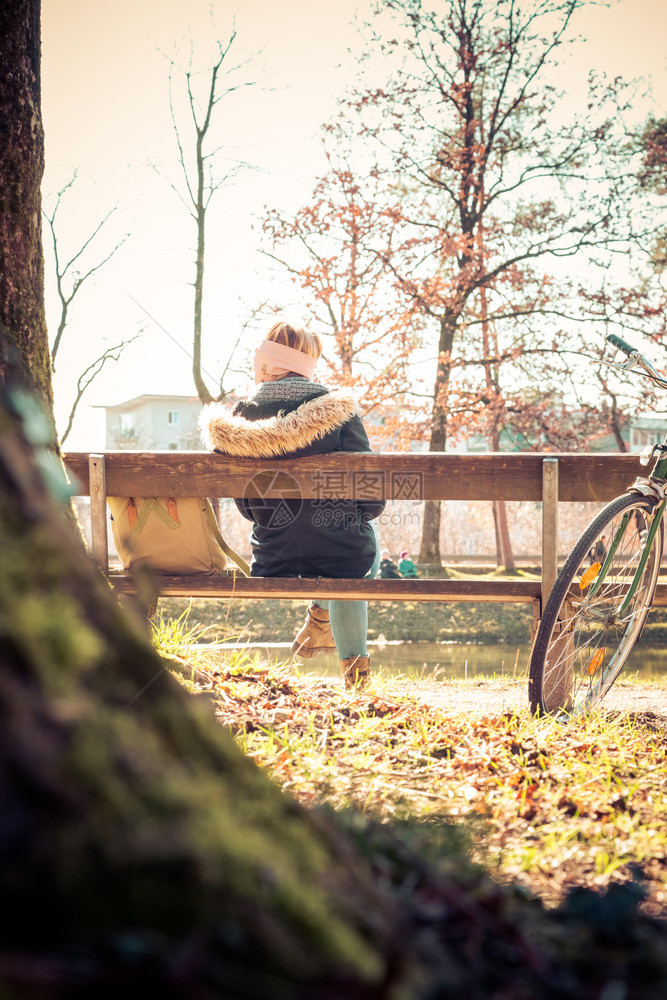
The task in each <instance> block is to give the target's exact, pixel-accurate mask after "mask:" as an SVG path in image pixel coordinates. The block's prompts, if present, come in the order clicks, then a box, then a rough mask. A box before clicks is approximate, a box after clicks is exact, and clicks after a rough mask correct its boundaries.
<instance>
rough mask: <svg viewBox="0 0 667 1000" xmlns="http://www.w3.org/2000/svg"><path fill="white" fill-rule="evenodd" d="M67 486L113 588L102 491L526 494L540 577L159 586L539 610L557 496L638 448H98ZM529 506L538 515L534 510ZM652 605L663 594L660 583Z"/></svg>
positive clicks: (585, 488) (635, 463) (581, 494)
mask: <svg viewBox="0 0 667 1000" xmlns="http://www.w3.org/2000/svg"><path fill="white" fill-rule="evenodd" d="M64 459H65V463H66V465H67V467H68V468H69V470H70V472H71V473H72V474H73V475H74V476H75V477H76V480H77V481H78V486H77V487H76V491H77V495H80V496H89V497H90V501H91V528H92V551H93V556H94V557H95V558H96V560H97V561H98V563H99V564H100V566H101V567H102V569H103V570H104V571H105V572H106V573H107V574H108V576H109V579H110V580H111V582H112V584H113V585H114V587H117V588H119V589H122V590H123V591H125V592H127V593H133V592H134V589H135V588H134V582H133V580H132V578H131V577H126V576H125V574H124V573H122V572H117V571H116V572H114V571H110V570H109V563H108V549H107V522H108V514H107V507H106V498H107V496H173V497H177V498H178V497H193V496H208V497H240V496H244V495H246V496H248V495H255V496H257V495H262V496H265V497H281V496H283V497H299V496H300V497H303V498H305V499H325V500H331V499H343V498H347V497H356V498H357V499H374V498H382V499H386V500H417V501H421V500H446V501H456V500H486V501H491V500H507V501H517V500H532V501H538V502H540V503H541V521H542V575H541V580H526V579H520V578H506V579H490V580H486V579H469V580H448V579H440V578H417V579H413V580H410V579H403V580H379V579H368V578H367V579H363V580H359V579H340V580H331V579H317V580H308V579H304V578H294V577H270V578H261V577H252V578H247V577H243V576H242V575H241V574H233V575H231V576H210V577H209V576H205V575H200V576H187V577H175V576H165V577H163V578H162V579H161V589H160V593H161V595H163V596H167V595H169V596H175V597H233V596H237V597H252V598H298V599H310V598H312V597H315V596H320V597H338V598H343V599H349V600H359V599H368V600H373V601H377V600H381V601H382V600H392V601H393V600H410V601H480V602H487V601H488V602H496V601H503V602H520V603H532V605H533V611H534V616H535V618H536V619H537V618H539V615H540V613H541V607H542V605H543V602H544V601H545V600H546V597H547V595H548V593H549V591H550V589H551V587H552V586H553V582H554V580H555V578H556V574H557V567H558V504H559V502H565V501H567V502H578V503H589V502H597V503H600V502H607V501H609V500H611V499H613V497H615V496H617V495H618V494H619V493H621V492H623V490H624V489H625V488H626V487H627V486H628V484H629V483H631V482H632V481H633V480H634V479H635V478H636V476H637V475H641V474H642V472H643V470H642V467H641V466H640V464H639V460H638V456H637V455H634V454H633V455H622V454H570V453H567V454H548V455H547V454H537V453H530V452H524V453H507V454H506V453H500V454H476V455H455V454H441V453H428V452H427V453H416V454H414V453H403V452H387V453H379V454H378V453H373V454H366V453H350V452H345V453H341V452H338V453H333V454H329V455H318V456H313V457H309V458H301V459H297V460H294V459H276V460H270V461H268V460H263V459H261V460H260V459H239V458H230V457H227V456H224V455H215V454H210V453H208V452H200V451H156V452H139V451H109V452H105V453H98V454H92V453H91V454H89V453H86V452H70V453H68V454H66V455H65V456H64ZM536 516H539V515H538V514H536ZM656 603H657V604H667V586H665V585H660V586H659V588H658V593H657V595H656Z"/></svg>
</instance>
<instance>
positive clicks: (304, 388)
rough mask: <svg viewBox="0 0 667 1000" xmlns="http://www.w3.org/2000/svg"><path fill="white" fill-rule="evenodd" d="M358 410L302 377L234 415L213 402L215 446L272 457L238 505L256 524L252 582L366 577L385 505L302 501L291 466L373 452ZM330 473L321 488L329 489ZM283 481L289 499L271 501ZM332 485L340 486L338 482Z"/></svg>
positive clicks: (209, 426) (342, 392)
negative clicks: (267, 493) (269, 491)
mask: <svg viewBox="0 0 667 1000" xmlns="http://www.w3.org/2000/svg"><path fill="white" fill-rule="evenodd" d="M356 411H357V404H356V401H355V399H354V397H353V396H352V395H351V393H350V392H349V390H347V389H335V390H332V391H329V390H328V389H326V388H325V387H324V386H322V385H318V384H317V383H315V382H311V381H310V380H309V379H307V378H304V377H302V376H294V377H290V378H285V379H281V380H280V381H278V382H265V383H262V384H261V385H260V386H258V388H257V390H256V392H255V393H254V395H253V396H252V397H251V398H250V399H249V400H244V401H242V402H239V403H237V404H236V406H235V407H234V409H233V410H232V411H229V410H226V409H225V408H223V407H222V406H221V404H217V403H214V404H211V405H210V406H208V407H206V408H205V409H204V411H203V413H202V420H201V426H202V433H203V436H204V439H205V440H206V441H207V443H208V445H209V447H211V448H213V449H214V450H215V451H219V452H222V453H223V454H226V455H235V456H242V457H245V458H270V459H271V460H272V461H271V464H270V465H267V464H266V463H263V464H262V467H261V469H258V473H257V475H256V476H254V477H253V478H252V479H251V480H250V482H249V483H248V487H247V488H246V491H245V495H244V496H243V497H242V498H239V499H237V500H236V505H237V507H238V509H239V510H240V512H241V513H242V514H243V516H244V517H246V518H248V520H249V521H252V522H253V528H252V532H251V535H250V544H251V547H252V553H253V558H252V567H251V573H252V575H253V576H307V577H317V576H323V577H333V578H338V577H362V576H365V575H366V573H367V572H368V570H369V569H370V568H371V566H372V564H373V560H374V559H375V554H376V545H377V542H376V537H375V532H374V530H373V527H372V525H371V523H370V522H371V520H372V519H373V518H376V517H379V516H380V514H381V513H382V511H383V510H384V507H385V503H384V501H383V500H375V499H370V498H369V499H368V500H325V499H323V500H302V499H300V498H298V496H297V497H296V498H295V492H294V490H295V482H294V480H293V479H292V477H291V476H290V475H289V468H290V460H291V459H293V458H301V457H303V456H305V455H321V454H326V453H329V452H332V451H371V447H370V444H369V442H368V437H367V435H366V431H365V430H364V427H363V424H362V422H361V419H360V417H359V415H358V413H357V412H356ZM328 475H330V473H326V472H323V473H322V476H323V482H322V485H323V487H324V488H325V489H326V477H327V476H328ZM276 480H277V481H278V482H280V483H282V485H283V488H284V491H285V498H284V499H265V498H263V496H262V492H263V491H264V490H265V489H266V486H267V484H268V483H269V482H271V483H272V484H275V483H276ZM331 486H332V487H333V486H335V483H334V482H333V481H332V483H331Z"/></svg>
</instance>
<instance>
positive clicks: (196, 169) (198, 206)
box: [169, 30, 254, 403]
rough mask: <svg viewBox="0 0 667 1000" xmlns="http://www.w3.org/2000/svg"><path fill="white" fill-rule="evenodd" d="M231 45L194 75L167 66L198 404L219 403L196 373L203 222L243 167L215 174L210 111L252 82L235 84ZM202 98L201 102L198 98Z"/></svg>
mask: <svg viewBox="0 0 667 1000" xmlns="http://www.w3.org/2000/svg"><path fill="white" fill-rule="evenodd" d="M235 41H236V31H235V30H233V31H232V32H231V34H230V35H229V37H228V39H227V41H226V42H224V43H223V42H220V41H218V42H217V43H216V46H217V57H216V58H215V61H214V62H213V64H212V65H211V66H210V67H209V68H208V69H207V70H206V71H204V72H203V73H198V72H195V71H194V70H193V67H192V54H191V56H190V63H189V65H188V68H187V69H182V70H181V69H179V67H178V66H177V64H176V62H175V61H174V60H171V59H170V60H169V63H170V70H169V108H170V112H171V121H172V125H173V129H174V135H175V136H176V144H177V146H178V162H179V166H180V171H181V174H182V182H183V186H179V185H177V184H175V183H172V182H169V183H170V187H171V188H172V190H173V191H174V192H175V193H176V194H177V195H178V197H179V198H180V200H181V201H182V202H183V204H184V205H185V207H186V208H187V210H188V212H189V214H190V216H191V217H192V219H193V222H194V224H195V228H196V233H197V239H196V251H195V277H194V293H195V294H194V315H193V331H192V376H193V379H194V383H195V388H196V389H197V393H198V395H199V398H200V399H201V401H202V403H210V402H212V401H213V400H214V399H216V398H220V397H221V396H222V395H223V393H222V389H221V390H220V393H219V394H218V396H214V395H213V393H212V392H211V391H210V389H209V388H208V386H207V384H206V382H205V380H204V374H205V373H204V371H203V369H202V310H203V302H204V263H205V253H206V218H207V212H208V210H209V208H210V205H211V201H212V199H213V196H214V195H215V193H216V192H217V191H219V190H220V188H222V187H224V186H225V185H226V184H228V183H229V182H230V181H231V180H232V179H233V177H235V176H236V175H237V174H238V172H239V171H240V170H242V169H244V168H245V167H246V166H247V164H245V163H242V162H239V161H231V162H230V163H228V166H227V169H226V170H225V171H224V172H222V173H221V174H218V173H217V172H216V167H217V166H218V163H219V159H220V158H219V155H218V154H219V153H220V152H221V150H222V149H223V148H224V144H223V145H219V146H216V147H214V148H211V149H209V143H210V140H211V135H212V134H213V132H214V128H213V124H214V117H215V111H216V108H217V106H218V105H219V104H220V102H221V101H224V100H226V99H228V98H229V97H230V95H231V94H233V93H234V92H235V91H237V90H240V89H241V88H243V87H248V86H253V85H254V81H249V80H243V79H241V80H239V79H238V74H239V73H241V72H242V70H243V69H244V67H245V66H246V64H247V63H245V62H244V63H236V64H231V65H230V52H231V50H232V46H233V45H234V42H235ZM176 70H178V72H179V73H180V74H182V77H183V82H184V86H185V95H186V106H187V111H186V114H185V115H184V118H185V120H184V121H183V122H182V123H181V122H180V121H179V115H178V114H177V112H176V108H175V101H174V72H175V71H176ZM199 77H203V79H204V80H205V86H201V85H200V80H199V79H198V78H199ZM198 91H202V92H203V97H201V98H200V97H199V96H198Z"/></svg>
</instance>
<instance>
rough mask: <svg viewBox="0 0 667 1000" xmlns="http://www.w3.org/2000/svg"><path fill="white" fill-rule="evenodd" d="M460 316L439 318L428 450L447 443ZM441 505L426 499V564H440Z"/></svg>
mask: <svg viewBox="0 0 667 1000" xmlns="http://www.w3.org/2000/svg"><path fill="white" fill-rule="evenodd" d="M457 321H458V317H457V316H456V315H455V314H454V313H450V312H448V313H446V314H445V316H443V317H442V318H441V320H440V336H439V338H438V368H437V372H436V377H435V386H434V391H433V407H432V410H431V435H430V438H429V443H428V450H429V451H445V449H446V447H447V390H448V388H449V377H450V374H451V353H452V345H453V343H454V337H455V335H456V325H457ZM441 520H442V518H441V506H440V501H439V500H426V501H425V502H424V523H423V525H422V538H421V548H420V550H419V562H420V563H422V564H426V565H434V566H440V565H441V564H442V556H441V554H440V525H441Z"/></svg>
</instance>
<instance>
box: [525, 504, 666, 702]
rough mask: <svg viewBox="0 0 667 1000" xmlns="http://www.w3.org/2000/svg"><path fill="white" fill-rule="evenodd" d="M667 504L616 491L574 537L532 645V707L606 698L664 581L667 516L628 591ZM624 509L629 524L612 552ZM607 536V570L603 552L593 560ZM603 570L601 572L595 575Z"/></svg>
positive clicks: (529, 691) (530, 688) (529, 686)
mask: <svg viewBox="0 0 667 1000" xmlns="http://www.w3.org/2000/svg"><path fill="white" fill-rule="evenodd" d="M661 506H662V504H661V501H659V500H657V499H655V498H654V497H645V496H642V495H641V494H638V493H627V494H624V495H623V496H620V497H617V498H616V499H615V500H612V502H611V503H610V504H608V505H607V506H606V507H605V508H604V510H602V511H600V512H599V514H597V516H596V517H595V518H594V519H593V520H592V521H591V523H590V524H589V525H588V527H587V528H586V529H585V531H584V532H583V533H582V534H581V536H580V538H579V539H578V541H577V542H576V543H575V545H574V547H573V549H572V551H571V552H570V554H569V556H568V557H567V559H566V561H565V564H564V566H563V568H562V570H561V571H560V573H559V574H558V577H557V579H556V582H555V584H554V586H553V589H552V591H551V593H550V595H549V597H548V599H547V602H546V605H545V607H544V611H543V613H542V620H541V622H540V626H539V629H538V632H537V635H536V637H535V643H534V645H533V650H532V654H531V660H530V673H529V679H528V697H529V700H530V707H531V709H532V711H533V712H535V713H541V714H548V715H558V716H564V717H572V716H575V715H578V714H581V713H583V712H586V711H587V710H589V709H590V708H592V707H593V706H594V705H597V704H599V703H600V701H601V700H602V699H603V698H604V696H605V695H606V693H607V692H608V691H609V689H610V688H611V686H612V684H613V683H614V681H615V680H616V678H617V677H618V675H619V674H620V672H621V670H622V669H623V666H624V664H625V663H626V661H627V659H628V656H629V655H630V652H631V651H632V648H633V646H634V645H635V644H636V642H637V640H638V639H639V637H640V635H641V632H642V629H643V627H644V624H645V622H646V618H647V617H648V613H649V611H650V610H651V604H652V601H653V596H654V594H655V588H656V586H657V583H658V574H659V572H660V563H661V559H662V551H663V543H664V530H665V528H664V519H662V517H661V519H660V522H659V524H658V527H657V530H656V533H655V536H654V538H653V543H652V545H651V549H650V552H649V554H648V557H647V560H646V563H645V566H644V568H643V570H642V573H641V576H640V577H639V581H638V585H637V588H636V590H635V592H634V594H633V595H632V596H630V597H629V595H630V593H631V586H632V581H633V577H634V575H635V571H636V569H637V567H638V565H639V562H640V556H641V552H642V551H643V549H644V543H645V540H646V534H644V533H645V532H646V533H647V532H648V530H649V528H650V525H651V523H652V521H653V517H654V516H655V514H656V512H657V509H658V508H660V507H661ZM625 515H627V523H626V527H625V530H624V532H623V535H622V538H621V539H620V541H619V543H618V548H617V549H616V550H615V551H613V552H612V550H613V549H614V545H613V544H612V541H613V540H614V539H615V538H616V537H617V532H619V528H620V526H621V524H622V520H623V517H624V516H625ZM603 538H604V540H609V542H608V544H609V550H607V551H606V552H605V557H604V558H605V561H606V559H607V556H609V566H608V569H607V570H606V573H605V572H603V568H604V566H605V563H600V562H599V557H598V559H597V560H596V561H592V560H591V552H593V551H594V550H595V546H596V545H597V543H598V541H601V540H602V539H603ZM603 544H604V542H603ZM596 566H598V567H599V569H597V571H596V569H595V567H596ZM598 574H600V577H601V580H600V581H599V582H598V583H596V582H595V581H596V579H597V575H598ZM587 580H588V581H589V582H588V583H587V582H586V581H587ZM585 591H588V593H585ZM628 598H629V600H628ZM626 600H628V604H627V607H626V608H623V604H624V602H625V601H626Z"/></svg>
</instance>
